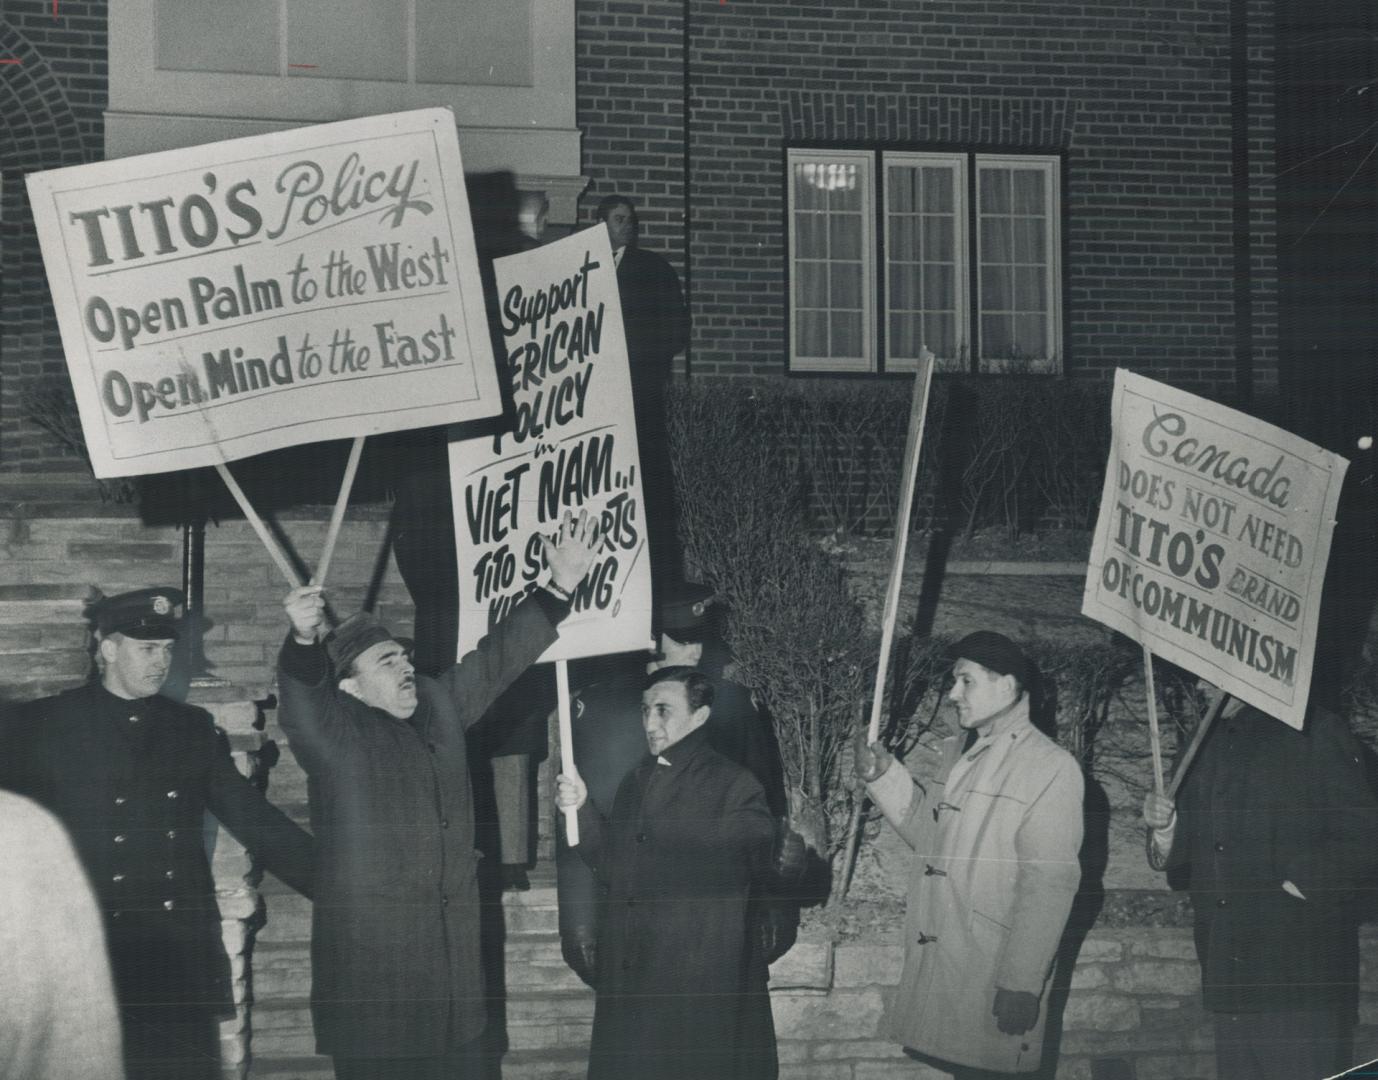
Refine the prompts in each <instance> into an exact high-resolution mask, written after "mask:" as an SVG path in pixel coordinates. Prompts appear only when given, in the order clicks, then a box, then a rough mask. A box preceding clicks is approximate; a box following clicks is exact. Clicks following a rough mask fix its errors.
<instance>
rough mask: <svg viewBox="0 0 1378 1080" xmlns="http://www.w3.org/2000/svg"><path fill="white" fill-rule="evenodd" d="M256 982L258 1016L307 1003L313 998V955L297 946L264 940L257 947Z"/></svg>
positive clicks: (255, 947) (255, 995) (305, 948)
mask: <svg viewBox="0 0 1378 1080" xmlns="http://www.w3.org/2000/svg"><path fill="white" fill-rule="evenodd" d="M253 980H254V983H253V985H254V1002H255V1006H254V1009H255V1013H257V1011H258V1009H260V1008H273V1007H282V1006H286V1005H289V1004H292V1003H295V1002H305V1001H306V1000H307V999H308V998H309V997H310V995H311V955H310V952H309V951H308V949H307V947H306V946H304V945H302V944H300V943H297V942H293V943H291V944H286V945H282V944H277V943H275V942H271V941H266V942H265V941H263V940H262V939H261V938H260V939H259V940H258V941H256V942H255V943H254V956H253Z"/></svg>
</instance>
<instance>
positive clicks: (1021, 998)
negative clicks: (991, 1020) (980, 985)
mask: <svg viewBox="0 0 1378 1080" xmlns="http://www.w3.org/2000/svg"><path fill="white" fill-rule="evenodd" d="M991 1013H992V1014H993V1015H994V1016H995V1026H996V1027H998V1028H999V1029H1000V1030H1001V1031H1002V1032H1003V1033H1004V1034H1006V1035H1023V1034H1024V1032H1026V1031H1028V1030H1029V1028H1031V1027H1033V1026H1034V1024H1036V1023H1037V1022H1038V997H1037V995H1035V994H1030V993H1028V992H1027V991H1024V990H1002V989H1000V987H998V986H997V987H996V988H995V1007H994V1008H993V1009H991Z"/></svg>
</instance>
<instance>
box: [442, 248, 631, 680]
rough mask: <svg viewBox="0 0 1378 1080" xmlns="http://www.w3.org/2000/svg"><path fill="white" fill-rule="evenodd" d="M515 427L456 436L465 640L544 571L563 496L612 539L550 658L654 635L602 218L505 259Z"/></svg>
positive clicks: (501, 290) (463, 644)
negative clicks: (547, 538) (546, 545)
mask: <svg viewBox="0 0 1378 1080" xmlns="http://www.w3.org/2000/svg"><path fill="white" fill-rule="evenodd" d="M494 267H495V270H496V272H497V283H498V303H499V308H500V312H501V319H502V331H503V335H504V339H505V343H506V353H507V355H506V357H505V358H504V360H503V362H502V364H501V369H502V375H503V378H505V379H507V380H508V381H509V382H510V384H511V389H512V398H513V402H514V405H515V416H516V421H515V429H514V430H513V431H510V432H508V433H506V434H503V435H499V436H494V437H488V438H477V439H467V440H462V441H458V442H453V443H451V444H450V484H451V491H452V495H453V500H454V511H455V547H456V549H457V551H458V555H459V653H460V655H461V656H462V655H463V654H464V653H465V652H467V651H468V650H469V649H471V648H473V647H474V645H475V644H476V643H477V642H478V640H479V639H480V638H481V637H483V636H484V635H485V634H486V633H487V632H488V631H489V630H490V629H492V627H493V626H494V624H496V623H497V622H498V621H499V620H500V619H502V618H503V616H504V615H506V614H507V613H508V612H509V611H510V610H511V609H512V607H513V606H514V605H515V603H516V602H517V600H518V599H520V598H521V596H523V595H524V594H525V593H526V592H527V591H529V590H530V589H532V588H535V587H536V586H537V584H538V583H540V582H543V581H544V580H545V578H546V570H545V565H544V558H543V556H542V552H541V545H540V541H539V540H538V539H537V534H538V533H543V534H546V535H551V534H553V533H554V532H555V530H556V529H557V528H558V526H559V523H560V520H561V518H562V517H563V516H564V513H565V511H566V510H570V511H573V512H574V513H575V514H576V515H577V514H578V513H579V511H580V510H586V511H588V512H589V513H590V514H592V515H597V516H598V517H599V519H600V520H601V527H602V531H603V542H602V545H601V547H600V549H599V553H598V557H597V559H596V561H595V562H594V565H593V569H591V570H590V571H589V573H588V575H587V576H586V577H585V578H584V580H583V581H582V582H581V583H580V585H579V587H578V589H577V590H576V592H575V597H574V609H573V613H572V614H571V615H570V616H569V618H567V619H566V620H565V621H564V622H563V623H562V624H561V626H560V639H559V640H558V641H557V642H555V644H553V645H552V646H551V647H550V648H549V649H548V650H546V653H545V654H544V655H543V656H542V657H541V659H542V660H571V659H574V658H576V657H580V656H596V655H600V654H603V653H615V652H630V651H634V650H637V649H645V648H647V647H648V646H649V644H650V640H651V574H650V558H649V554H648V551H647V545H646V522H645V519H644V513H643V509H642V507H643V503H642V499H641V480H640V476H641V469H640V465H639V458H638V455H637V445H636V420H635V415H634V413H633V411H632V387H631V375H630V373H629V371H628V368H627V342H626V338H625V336H624V334H623V330H622V308H621V305H620V303H619V301H618V293H617V274H616V270H615V269H614V267H613V261H612V250H611V248H610V247H609V245H608V233H607V230H606V229H605V228H603V226H602V225H596V226H594V227H593V228H591V229H586V230H584V231H583V232H579V233H575V234H574V235H573V236H570V237H566V238H565V239H564V240H561V241H559V242H557V243H553V244H548V245H546V246H545V247H542V248H538V249H536V250H534V251H529V252H526V253H524V254H521V255H513V256H511V257H509V258H506V259H499V260H497V261H496V262H495V263H494Z"/></svg>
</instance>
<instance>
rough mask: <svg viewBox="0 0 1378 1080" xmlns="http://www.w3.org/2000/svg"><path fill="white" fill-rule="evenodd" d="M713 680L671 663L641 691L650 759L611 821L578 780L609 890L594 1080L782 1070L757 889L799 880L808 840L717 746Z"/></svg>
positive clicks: (571, 792) (571, 791) (585, 826)
mask: <svg viewBox="0 0 1378 1080" xmlns="http://www.w3.org/2000/svg"><path fill="white" fill-rule="evenodd" d="M712 704H713V684H712V683H711V681H710V680H709V679H708V678H707V676H705V675H704V674H703V673H702V672H699V671H695V670H693V669H692V668H686V667H669V668H662V669H661V670H659V671H657V672H656V673H655V674H653V675H652V676H651V677H650V680H649V682H648V684H647V687H646V689H645V691H644V692H643V694H642V717H643V727H644V729H645V733H646V745H647V747H648V749H649V753H648V754H647V755H646V756H645V757H643V758H642V761H641V763H640V764H639V765H638V766H637V767H636V768H635V769H634V770H633V771H632V772H631V773H629V774H628V775H627V776H626V777H625V778H624V779H623V781H622V783H621V785H620V787H619V788H618V791H617V796H616V798H615V799H614V801H613V809H612V814H611V815H609V816H607V817H605V816H604V815H603V814H601V813H600V812H599V811H598V809H597V807H596V806H595V805H594V804H593V803H591V802H590V801H589V800H588V789H587V787H586V786H585V785H584V782H583V781H582V780H581V779H580V778H579V776H578V774H577V773H576V774H575V775H574V776H565V775H563V774H561V775H560V777H559V778H558V780H557V787H558V796H557V800H556V801H557V803H558V804H559V806H560V807H561V808H562V809H566V808H569V807H576V808H578V811H579V830H580V842H579V846H578V850H579V854H580V855H581V856H582V857H583V858H584V859H586V860H587V861H588V862H589V863H590V865H592V866H593V867H594V868H595V870H596V871H597V873H598V875H599V879H600V882H601V883H602V884H603V885H604V886H605V888H606V895H605V900H604V903H603V904H602V906H601V910H600V919H599V927H598V955H597V968H596V971H595V984H596V988H597V992H598V998H597V1003H596V1005H595V1008H594V1017H593V1044H592V1047H591V1049H590V1054H589V1080H617V1078H621V1077H627V1076H636V1077H639V1078H643V1080H671V1078H674V1080H703V1078H705V1077H714V1078H715V1080H716V1078H722V1080H746V1078H751V1080H757V1078H764V1080H770V1078H773V1077H774V1076H775V1075H776V1074H777V1071H778V1067H777V1062H776V1053H775V1027H774V1022H773V1020H772V1018H771V1012H770V996H769V994H768V993H767V991H766V965H765V958H764V957H763V956H762V955H761V952H760V950H759V949H758V948H756V947H755V946H754V944H753V942H752V940H751V934H750V932H749V931H750V924H749V921H748V918H747V908H748V902H749V897H750V894H751V891H752V888H753V886H757V887H762V886H771V885H777V884H779V883H781V882H782V881H793V880H797V878H798V875H799V874H800V873H801V872H802V870H803V861H804V848H803V841H802V840H800V838H799V837H798V835H796V834H794V833H788V834H786V836H785V837H784V842H783V844H781V845H780V852H779V856H778V858H777V857H776V854H775V851H776V839H777V835H778V833H777V827H776V822H775V820H774V819H773V818H772V817H771V814H770V808H769V807H768V806H767V804H766V798H765V792H764V791H762V789H761V785H760V783H759V782H758V781H757V780H756V779H755V777H753V776H752V775H751V774H750V773H749V772H747V771H746V770H745V769H743V768H742V767H741V766H740V765H736V764H734V763H733V762H731V761H728V759H727V758H725V757H723V756H722V755H721V754H719V753H718V752H717V751H715V750H714V749H713V748H712V747H711V746H710V745H709V741H708V731H707V729H706V725H707V723H708V716H709V712H710V710H711V708H712Z"/></svg>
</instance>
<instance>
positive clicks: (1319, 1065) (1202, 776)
mask: <svg viewBox="0 0 1378 1080" xmlns="http://www.w3.org/2000/svg"><path fill="white" fill-rule="evenodd" d="M1362 754H1363V750H1362V748H1361V747H1360V745H1359V742H1358V740H1356V739H1355V737H1354V735H1353V733H1352V732H1351V731H1350V730H1349V725H1348V724H1347V723H1345V721H1344V720H1343V719H1342V718H1341V717H1339V716H1337V715H1336V714H1334V713H1332V712H1329V711H1327V710H1326V709H1323V708H1320V707H1318V706H1312V707H1311V709H1309V710H1308V713H1307V717H1306V726H1305V727H1304V728H1303V729H1302V730H1301V731H1297V730H1296V729H1295V728H1292V727H1289V726H1288V725H1286V724H1284V723H1283V722H1282V721H1280V720H1276V719H1274V718H1273V717H1271V716H1269V715H1267V714H1266V713H1264V712H1262V711H1261V710H1259V709H1256V708H1254V707H1253V706H1251V705H1245V704H1244V703H1243V702H1242V701H1239V700H1238V699H1231V700H1230V701H1229V702H1227V703H1226V705H1225V707H1224V709H1223V711H1222V714H1221V717H1220V719H1219V720H1217V721H1216V722H1215V724H1214V726H1213V727H1212V729H1211V731H1210V732H1209V733H1208V734H1207V736H1206V741H1205V743H1204V744H1203V745H1202V747H1201V752H1200V755H1199V756H1198V757H1197V758H1196V760H1195V761H1194V762H1193V763H1192V766H1191V770H1190V771H1189V772H1188V773H1187V775H1186V781H1185V783H1184V784H1183V785H1182V788H1181V791H1180V792H1179V794H1178V798H1177V799H1176V801H1175V802H1174V800H1172V799H1170V798H1169V797H1168V796H1166V795H1159V794H1157V793H1155V792H1150V793H1149V794H1148V795H1147V797H1146V798H1145V799H1144V820H1145V822H1146V824H1147V825H1148V826H1149V827H1150V828H1151V829H1152V830H1154V831H1153V832H1152V834H1151V838H1150V839H1151V846H1150V849H1149V857H1150V861H1151V862H1152V864H1153V865H1154V868H1155V869H1159V870H1162V869H1166V870H1168V872H1169V874H1170V875H1171V878H1170V880H1171V881H1172V882H1173V884H1174V886H1175V887H1186V888H1189V889H1190V890H1191V906H1192V911H1193V913H1194V915H1195V922H1196V951H1197V955H1198V957H1199V959H1200V962H1201V989H1202V992H1203V997H1204V999H1205V1006H1206V1009H1207V1011H1209V1012H1211V1013H1213V1014H1214V1017H1215V1054H1216V1075H1217V1076H1218V1077H1219V1080H1303V1078H1309V1077H1316V1078H1319V1077H1322V1076H1333V1075H1334V1074H1336V1073H1338V1072H1340V1071H1341V1070H1343V1069H1344V1068H1346V1067H1348V1066H1349V1065H1350V1064H1352V1062H1351V1061H1349V1060H1347V1057H1348V1055H1347V1050H1348V1047H1349V1044H1350V1033H1351V1029H1352V1028H1353V1026H1354V1018H1355V1008H1356V1004H1357V998H1358V975H1359V944H1358V920H1357V916H1356V912H1355V910H1354V900H1355V899H1356V897H1357V895H1358V890H1359V888H1360V886H1361V885H1362V884H1363V883H1364V882H1365V880H1366V879H1369V878H1371V876H1372V874H1373V872H1374V870H1375V869H1378V846H1376V845H1375V836H1378V805H1376V804H1375V802H1374V796H1373V792H1372V791H1371V790H1370V788H1369V786H1368V784H1367V782H1366V781H1365V777H1364V767H1363V763H1362Z"/></svg>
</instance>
